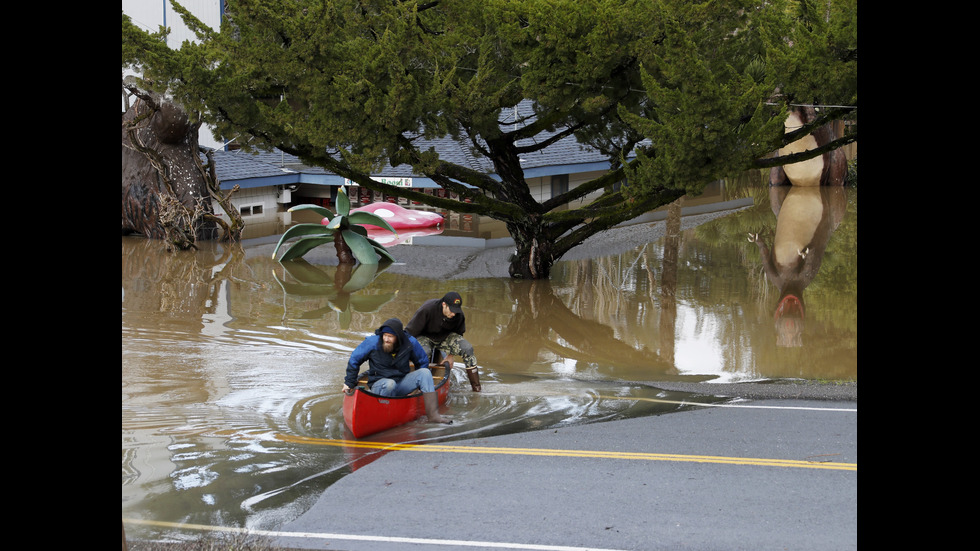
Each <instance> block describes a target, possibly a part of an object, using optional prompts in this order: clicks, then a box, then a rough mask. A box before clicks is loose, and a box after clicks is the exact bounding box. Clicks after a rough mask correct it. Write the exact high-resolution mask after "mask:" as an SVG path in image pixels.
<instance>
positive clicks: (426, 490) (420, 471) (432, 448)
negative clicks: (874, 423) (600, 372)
mask: <svg viewBox="0 0 980 551" xmlns="http://www.w3.org/2000/svg"><path fill="white" fill-rule="evenodd" d="M709 386H712V387H713V386H714V385H709ZM755 386H756V387H770V388H768V389H762V388H751V387H744V388H745V392H743V393H740V394H743V395H760V396H761V395H762V394H764V393H769V394H771V395H776V394H780V395H783V396H793V395H794V393H795V395H802V394H805V393H810V394H813V395H818V394H819V392H817V388H818V387H821V386H822V387H824V388H823V391H822V392H823V393H824V396H825V397H827V398H833V397H836V398H835V399H793V398H785V397H784V398H778V399H762V398H745V397H741V398H738V399H733V400H730V401H728V402H726V403H722V404H712V405H704V404H701V405H690V406H689V407H685V408H682V409H681V410H680V411H678V412H674V413H667V414H661V415H655V416H651V417H644V418H636V419H627V420H620V421H612V422H603V423H594V424H588V425H581V426H572V427H567V428H560V429H549V430H544V431H531V432H524V433H519V434H509V435H503V436H494V437H489V438H479V439H472V440H460V441H454V442H452V443H450V444H445V445H443V444H431V445H421V446H409V447H405V448H402V449H399V450H397V451H392V452H388V453H386V454H384V455H383V456H382V457H380V458H379V459H377V460H375V461H373V462H371V463H370V464H368V465H366V466H364V467H362V468H360V469H358V470H356V471H355V472H353V473H352V474H350V475H347V476H345V477H344V478H343V479H342V480H340V481H339V482H337V483H335V484H333V485H331V486H330V487H329V488H328V489H327V491H326V492H325V493H324V494H323V495H322V496H321V497H320V499H319V500H318V501H317V502H316V504H315V505H314V506H313V507H312V508H311V509H310V510H308V511H307V512H306V513H305V514H303V515H302V516H301V517H300V518H298V519H296V520H295V521H293V522H290V523H288V524H287V525H285V526H283V527H282V528H281V530H280V531H278V532H277V533H276V534H275V536H276V537H275V538H274V540H273V541H274V542H275V543H276V544H278V545H283V546H288V547H291V548H298V549H344V550H349V551H369V550H370V551H375V550H378V551H392V550H403V549H404V550H414V549H440V550H463V549H466V550H473V549H541V550H559V549H562V550H580V549H617V550H627V549H629V550H657V549H795V550H806V549H836V550H841V549H855V548H856V547H857V401H856V396H857V389H856V384H855V385H853V387H849V386H841V385H755ZM777 387H778V388H777ZM805 389H806V390H805ZM719 390H720V389H719ZM730 390H733V391H734V390H735V389H730ZM733 395H734V394H733ZM851 398H853V399H851Z"/></svg>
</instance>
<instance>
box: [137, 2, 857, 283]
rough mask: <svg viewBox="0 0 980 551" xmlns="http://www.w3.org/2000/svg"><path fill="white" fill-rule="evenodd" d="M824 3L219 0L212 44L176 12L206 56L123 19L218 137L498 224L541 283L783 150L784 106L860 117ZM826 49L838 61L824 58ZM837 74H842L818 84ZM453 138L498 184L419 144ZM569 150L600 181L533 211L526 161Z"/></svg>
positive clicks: (144, 54) (206, 32)
mask: <svg viewBox="0 0 980 551" xmlns="http://www.w3.org/2000/svg"><path fill="white" fill-rule="evenodd" d="M819 5H820V6H826V7H827V9H826V10H824V11H821V9H818V8H816V7H814V6H815V3H814V2H812V1H808V0H804V1H803V2H783V1H781V0H777V1H771V2H770V1H766V2H762V1H754V2H753V1H744V0H719V1H713V2H690V1H685V0H666V1H649V0H524V1H521V2H514V1H512V0H433V1H428V2H424V1H418V0H333V1H330V0H229V1H228V2H227V12H226V16H225V19H224V21H223V23H222V26H221V29H220V30H214V29H208V28H205V27H204V26H203V25H200V24H199V23H198V22H196V20H194V19H193V17H191V16H190V15H189V14H187V13H186V12H185V20H186V21H188V23H189V24H190V25H191V26H192V28H196V30H197V31H198V32H199V38H200V40H199V42H197V43H194V44H191V43H185V44H184V45H183V46H182V47H181V48H180V49H179V50H168V49H167V48H166V47H165V46H164V45H163V44H162V42H160V40H159V38H158V37H155V36H153V35H150V34H147V33H143V32H141V31H139V30H138V29H136V28H135V27H133V26H132V25H131V24H130V23H129V21H128V18H126V16H125V15H124V16H123V45H124V48H123V50H124V51H123V63H124V65H127V64H131V63H133V64H136V65H137V66H138V67H139V68H140V69H141V70H142V71H144V73H143V74H144V76H145V77H146V86H148V87H150V86H152V87H156V88H158V89H166V90H167V92H168V93H169V94H171V95H172V96H173V97H174V98H175V99H176V100H177V101H179V102H181V104H182V105H184V106H185V107H186V108H187V109H188V110H189V111H192V112H195V113H197V114H198V116H199V117H200V118H201V120H202V121H203V122H205V123H207V124H209V125H211V126H212V127H213V128H214V129H215V133H216V135H220V136H223V137H225V138H226V139H227V138H234V137H238V138H239V141H240V142H242V143H246V142H247V143H248V144H249V145H250V146H254V147H262V148H279V149H282V150H283V151H286V152H289V153H292V154H295V155H297V156H298V157H300V158H301V159H302V160H303V161H304V162H306V163H308V164H310V165H313V166H321V167H323V168H325V169H327V170H329V171H331V172H334V173H336V174H338V175H341V176H343V177H346V178H349V179H351V180H353V181H355V182H357V183H358V184H359V185H361V186H364V187H366V188H369V189H373V190H379V191H384V192H385V193H387V194H390V195H396V196H401V197H406V198H409V199H412V200H416V201H420V202H422V203H426V204H429V205H433V206H436V207H439V208H444V209H448V210H452V211H456V212H463V213H473V214H480V215H486V216H490V217H492V218H495V219H498V220H501V221H503V222H504V223H505V224H506V226H507V229H508V230H509V231H510V234H511V235H512V236H513V238H514V240H515V241H516V244H517V254H516V255H515V257H514V259H513V261H512V263H511V266H510V273H511V275H512V276H513V277H521V278H546V277H548V276H549V273H550V269H551V266H552V264H553V263H554V262H555V261H557V260H558V259H559V258H560V257H561V256H562V255H563V254H564V253H566V252H567V251H569V250H570V249H571V248H573V247H575V246H576V245H578V244H580V243H581V242H582V241H583V240H585V239H586V238H587V237H589V236H590V235H594V234H595V233H597V232H600V231H603V230H605V229H608V228H610V227H612V226H614V225H616V224H618V223H621V222H624V221H627V220H630V219H632V218H635V217H637V216H639V215H641V214H643V213H645V212H648V211H650V210H652V209H654V208H657V207H659V206H661V205H665V204H668V203H670V202H672V201H673V200H675V199H676V198H678V197H680V196H681V195H684V194H685V193H688V194H692V195H696V194H699V193H700V192H701V191H702V190H703V188H704V186H705V185H706V184H707V183H709V182H710V181H712V180H714V179H717V178H719V177H724V176H727V175H731V174H734V173H737V172H739V171H742V170H744V169H746V168H749V167H751V166H753V163H754V162H756V161H757V160H758V159H760V158H762V157H764V156H765V155H766V154H767V153H768V152H771V151H774V150H776V149H777V148H778V147H780V146H781V145H783V141H784V139H785V137H784V135H783V120H784V118H785V112H786V108H787V105H788V103H790V102H792V101H799V100H800V99H804V100H805V101H812V100H813V99H815V98H817V97H819V101H822V102H824V103H833V104H840V105H847V106H856V104H857V95H856V77H854V78H853V79H850V78H849V77H850V76H851V75H853V74H856V73H855V71H856V66H857V61H856V59H857V54H856V38H857V30H856V26H855V25H856V0H845V1H844V2H837V1H831V2H824V3H821V4H819ZM799 6H802V8H800V7H799ZM177 7H178V9H180V10H181V11H183V10H182V9H181V8H179V6H177ZM824 12H826V13H824ZM828 15H829V19H828ZM814 21H816V24H815V23H814ZM848 24H854V25H851V26H850V27H849V26H848ZM828 37H833V40H834V45H835V47H824V48H820V47H817V45H822V44H824V43H825V42H830V41H831V40H830V38H828ZM794 43H795V44H797V46H796V47H795V49H794ZM802 45H805V46H806V47H805V48H804V47H802ZM851 46H853V51H851V49H850V48H851ZM804 54H805V56H804ZM801 56H803V57H801ZM806 56H809V57H806ZM813 56H820V57H819V58H814V57H813ZM801 63H803V64H808V65H811V66H814V67H819V70H817V69H814V70H809V71H807V70H803V69H801ZM821 71H822V73H821ZM832 71H836V72H841V73H844V74H845V76H847V77H848V78H843V77H841V76H840V75H839V74H838V75H837V76H836V77H835V81H834V82H833V83H828V82H821V81H820V79H827V78H831V77H832V76H833V75H832V74H831V72H832ZM831 84H833V85H831ZM788 92H789V93H788ZM814 94H815V95H814ZM850 110H853V107H852V108H851V109H850ZM844 111H845V112H846V111H847V110H844ZM835 116H838V117H839V116H843V114H841V113H840V112H836V113H835ZM446 137H449V138H452V139H457V140H460V141H461V142H463V143H466V144H467V145H468V147H470V148H471V150H472V152H473V154H474V155H476V156H478V157H482V158H483V159H484V160H486V161H489V163H490V165H491V166H492V173H493V176H491V174H488V173H487V171H486V170H477V169H474V168H473V167H474V166H475V165H467V164H462V163H453V162H449V161H448V160H446V159H441V158H439V156H438V154H437V153H436V152H435V151H434V150H433V149H431V148H429V145H428V144H429V143H430V140H433V139H436V138H446ZM568 139H576V140H578V141H579V142H580V143H582V144H586V145H588V146H590V147H592V148H594V149H595V150H597V151H600V152H602V153H603V154H604V155H605V156H606V158H607V159H608V160H609V163H610V168H609V170H608V171H607V172H606V173H604V174H603V175H601V176H600V177H598V178H596V179H594V180H592V181H590V182H586V183H583V184H581V185H579V186H577V187H574V188H573V189H570V190H569V191H567V192H566V193H563V194H561V195H559V196H557V197H552V198H549V199H547V200H543V201H539V200H537V199H536V198H535V197H533V196H532V194H531V192H530V189H529V186H528V184H527V182H526V180H525V173H524V171H523V169H522V168H521V162H520V157H521V156H522V155H528V154H533V153H535V152H547V151H548V149H549V148H551V147H556V144H559V143H561V142H562V140H568ZM385 164H390V165H392V166H397V165H400V164H408V165H411V167H412V169H413V171H414V172H415V173H416V174H419V175H421V176H425V177H428V178H431V179H432V180H434V181H435V182H437V183H438V184H439V185H441V186H442V187H444V188H445V189H447V190H450V191H453V192H455V193H457V194H458V195H459V197H460V200H459V201H454V200H452V199H447V198H439V197H434V196H430V195H425V194H422V193H420V192H418V191H413V190H411V189H406V188H396V187H393V186H387V185H385V184H382V183H379V182H376V181H374V180H372V179H371V178H370V174H371V173H372V172H376V171H377V170H378V169H379V168H380V167H381V166H383V165H385ZM583 198H585V199H586V201H585V202H584V203H582V204H581V206H577V207H575V208H569V203H570V202H571V203H573V204H575V205H578V204H579V203H577V202H576V201H577V200H580V199H583Z"/></svg>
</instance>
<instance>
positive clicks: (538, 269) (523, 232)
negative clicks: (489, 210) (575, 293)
mask: <svg viewBox="0 0 980 551" xmlns="http://www.w3.org/2000/svg"><path fill="white" fill-rule="evenodd" d="M507 229H508V230H509V231H510V234H511V236H512V237H513V238H514V243H515V244H516V246H517V251H516V253H515V255H514V257H513V258H511V261H510V268H509V269H508V271H509V273H510V277H513V278H516V279H548V278H549V277H550V276H551V266H552V265H553V264H554V263H555V257H554V251H553V245H554V240H553V239H552V238H550V237H548V236H547V235H546V234H545V232H544V229H543V228H541V227H540V226H528V225H518V224H507Z"/></svg>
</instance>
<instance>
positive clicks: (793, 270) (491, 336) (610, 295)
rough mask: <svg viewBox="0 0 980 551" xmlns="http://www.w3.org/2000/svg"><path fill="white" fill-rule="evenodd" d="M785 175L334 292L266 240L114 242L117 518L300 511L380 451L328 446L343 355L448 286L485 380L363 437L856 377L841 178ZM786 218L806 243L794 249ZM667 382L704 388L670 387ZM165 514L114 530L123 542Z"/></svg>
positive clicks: (849, 201)
mask: <svg viewBox="0 0 980 551" xmlns="http://www.w3.org/2000/svg"><path fill="white" fill-rule="evenodd" d="M787 191H789V190H781V191H780V193H781V194H782V196H780V194H777V193H770V190H761V191H760V192H758V193H757V194H756V197H755V202H754V204H753V206H751V207H749V208H745V209H742V210H739V211H738V212H736V213H733V214H731V215H728V216H725V217H722V218H718V219H717V220H714V221H712V222H709V223H706V224H702V225H700V226H698V227H696V228H693V229H690V230H684V231H677V232H668V233H667V237H666V238H664V239H660V240H657V241H653V242H650V243H646V244H643V245H641V246H639V247H636V248H635V249H631V250H629V251H627V252H624V253H622V254H616V255H612V256H604V257H599V258H593V259H585V260H569V261H562V262H559V263H558V264H557V265H556V266H555V269H554V270H553V277H552V278H551V280H549V281H538V282H527V281H514V280H510V279H502V278H478V279H463V280H454V281H451V282H446V281H441V280H438V279H429V278H421V277H414V276H410V275H405V274H399V273H395V272H394V271H393V270H391V269H389V270H384V271H381V272H380V273H377V274H373V277H371V278H368V279H366V280H365V281H366V283H365V282H360V283H358V285H353V286H348V288H347V290H346V291H344V290H338V289H337V287H336V286H335V285H334V284H333V282H334V281H335V279H336V277H337V273H336V271H337V268H336V266H315V265H308V266H306V267H304V268H303V273H296V272H297V270H299V268H294V270H293V273H290V272H289V271H287V270H285V269H284V267H283V266H282V265H281V264H279V263H278V262H276V261H274V260H272V259H271V258H269V255H268V254H266V253H265V252H264V250H263V252H262V254H257V253H256V252H255V251H250V250H249V248H248V247H245V248H242V247H238V246H232V247H223V246H220V245H214V246H213V247H203V250H201V251H198V252H184V253H179V254H171V253H167V252H165V251H163V250H162V247H161V246H160V245H159V243H155V242H152V241H147V240H143V239H140V238H135V237H124V238H123V243H122V454H123V462H122V467H123V472H122V474H123V485H122V486H123V488H122V489H123V517H124V519H139V520H152V521H157V522H163V523H193V524H206V525H221V526H236V527H246V528H249V529H275V528H276V527H278V526H279V525H281V524H282V523H283V522H286V521H288V520H291V519H293V518H295V517H297V516H298V515H299V514H301V513H302V512H304V511H305V510H306V509H307V508H308V507H309V506H310V504H311V503H312V502H313V501H314V500H316V499H317V498H318V497H319V495H320V494H321V493H322V491H323V490H324V489H325V488H326V487H328V486H329V485H330V484H331V483H333V482H334V481H336V480H337V479H339V478H340V477H342V476H344V475H345V474H347V473H349V472H351V471H352V470H353V469H356V468H358V467H359V466H361V465H363V464H366V462H370V461H371V460H373V459H375V458H377V457H378V456H379V454H383V453H385V452H384V451H380V450H373V449H369V448H362V447H357V446H353V445H344V442H343V441H344V440H348V439H350V438H351V437H350V434H349V432H348V431H347V429H346V428H345V426H344V423H343V419H342V416H341V399H342V396H341V393H340V388H341V386H342V384H343V375H344V367H345V365H346V361H347V358H348V356H349V354H350V352H351V351H352V350H353V348H354V347H355V346H356V345H357V344H358V343H360V342H361V340H362V339H363V338H364V336H365V335H366V334H368V333H370V332H372V331H373V330H374V329H375V328H377V326H378V325H380V323H381V322H383V321H384V320H385V319H387V318H390V317H399V318H401V319H402V320H406V321H407V320H408V319H409V318H410V317H411V315H412V314H413V313H414V311H415V309H416V308H417V307H418V305H419V304H421V303H422V302H423V301H424V300H426V299H429V298H434V297H438V296H442V295H443V294H444V293H445V292H446V291H448V290H455V291H458V292H459V293H460V294H461V295H462V297H463V300H464V305H465V311H466V317H467V328H468V331H467V333H466V337H467V339H468V340H469V341H470V342H471V343H473V345H474V347H475V349H476V353H477V358H478V360H479V365H480V367H481V379H482V381H483V389H484V392H483V393H480V394H475V393H472V392H470V390H469V385H468V384H467V383H466V382H465V376H464V375H463V374H462V373H461V370H459V369H457V370H456V372H454V375H455V377H456V384H455V385H454V390H453V393H452V394H451V395H450V398H449V402H448V404H447V408H446V413H447V414H448V415H450V416H451V417H452V418H453V419H454V424H453V425H450V426H445V425H427V424H422V423H410V424H408V425H404V426H402V427H399V428H397V429H393V430H391V431H386V432H384V433H380V434H378V435H375V436H373V437H369V438H367V439H366V440H369V441H377V442H417V441H453V440H462V439H468V438H473V437H479V436H488V435H495V434H503V433H511V432H519V431H525V430H532V429H540V428H550V427H560V426H567V425H571V424H581V423H592V422H597V421H603V420H608V419H617V418H626V417H643V416H649V415H654V414H658V413H666V412H670V411H676V410H677V409H679V408H683V407H685V406H684V403H685V402H690V401H695V402H704V401H720V400H721V399H720V398H714V397H712V396H711V395H710V393H709V392H710V384H711V383H729V382H745V381H775V380H780V379H785V378H789V379H807V380H847V381H856V380H857V308H856V304H857V269H856V264H857V259H856V245H857V229H856V226H857V223H856V221H857V196H856V190H854V189H847V190H843V189H840V190H838V191H839V192H842V194H841V193H836V192H835V193H832V194H831V195H832V196H829V197H828V196H824V197H821V196H820V195H819V193H818V195H817V196H812V195H808V196H805V197H804V196H796V195H795V194H794V195H789V194H787V193H786V192H787ZM794 191H795V190H794ZM818 192H819V190H818ZM784 207H785V208H784ZM814 212H817V214H814ZM801 235H804V236H809V238H808V240H807V244H809V249H808V250H803V249H802V248H801V249H799V250H796V251H793V250H792V249H793V247H795V246H796V245H797V242H798V241H800V239H802V238H801V237H800V236H801ZM402 246H411V245H399V246H398V247H402ZM804 248H805V247H804ZM394 251H395V252H396V253H397V248H395V249H394ZM785 251H790V254H789V255H787V254H785ZM794 255H795V256H794ZM396 256H397V254H396ZM797 259H798V260H797ZM458 367H461V366H458ZM665 381H681V382H705V383H707V384H706V385H705V386H706V387H707V390H706V391H705V393H704V394H699V395H688V394H682V393H676V392H667V391H664V390H662V389H660V388H658V387H657V383H658V382H665ZM311 441H315V442H317V443H320V444H326V445H311V444H310V442H311ZM166 531H167V528H165V527H159V528H157V527H152V526H150V525H134V526H132V527H129V526H127V534H129V535H130V536H131V537H135V538H142V537H153V536H154V535H155V534H158V533H161V532H166Z"/></svg>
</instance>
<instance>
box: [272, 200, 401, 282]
mask: <svg viewBox="0 0 980 551" xmlns="http://www.w3.org/2000/svg"><path fill="white" fill-rule="evenodd" d="M299 210H312V211H313V212H316V213H317V214H320V215H322V216H323V220H321V221H320V223H319V224H297V225H295V226H293V227H291V228H289V229H288V230H286V231H285V232H284V233H283V234H282V237H281V238H279V243H278V244H276V248H275V250H274V251H272V258H275V257H276V253H278V252H279V248H280V247H282V245H283V243H285V242H286V241H287V240H289V239H293V238H295V237H298V238H300V239H299V240H298V241H296V242H295V243H293V245H292V246H291V247H289V249H287V250H286V252H285V253H283V255H282V257H281V258H279V262H286V261H288V260H293V259H296V258H301V257H302V256H303V255H305V254H306V253H308V252H310V251H311V250H313V249H314V248H316V247H319V246H320V245H323V244H326V243H330V242H333V244H334V247H335V248H336V249H337V259H338V260H339V261H340V263H341V264H354V263H355V261H357V262H360V263H361V264H378V262H379V259H380V258H384V259H386V260H389V261H394V260H395V258H394V257H393V256H391V253H389V252H388V250H387V249H385V248H384V246H382V245H381V244H380V243H378V242H377V241H375V240H374V239H371V238H370V237H368V233H367V229H365V228H364V226H362V225H360V224H370V225H372V226H379V227H381V228H384V229H386V230H388V231H390V232H391V233H394V234H396V235H397V233H398V232H396V231H395V230H394V228H392V227H391V225H390V224H388V222H386V221H385V220H384V219H383V218H381V217H380V216H378V215H376V214H373V213H370V212H351V211H350V198H348V197H347V192H346V191H344V188H340V191H339V192H338V193H337V214H336V215H335V214H334V213H332V212H330V211H329V210H327V209H326V208H324V207H321V206H319V205H297V206H295V207H292V208H290V209H289V212H294V211H299Z"/></svg>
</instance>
